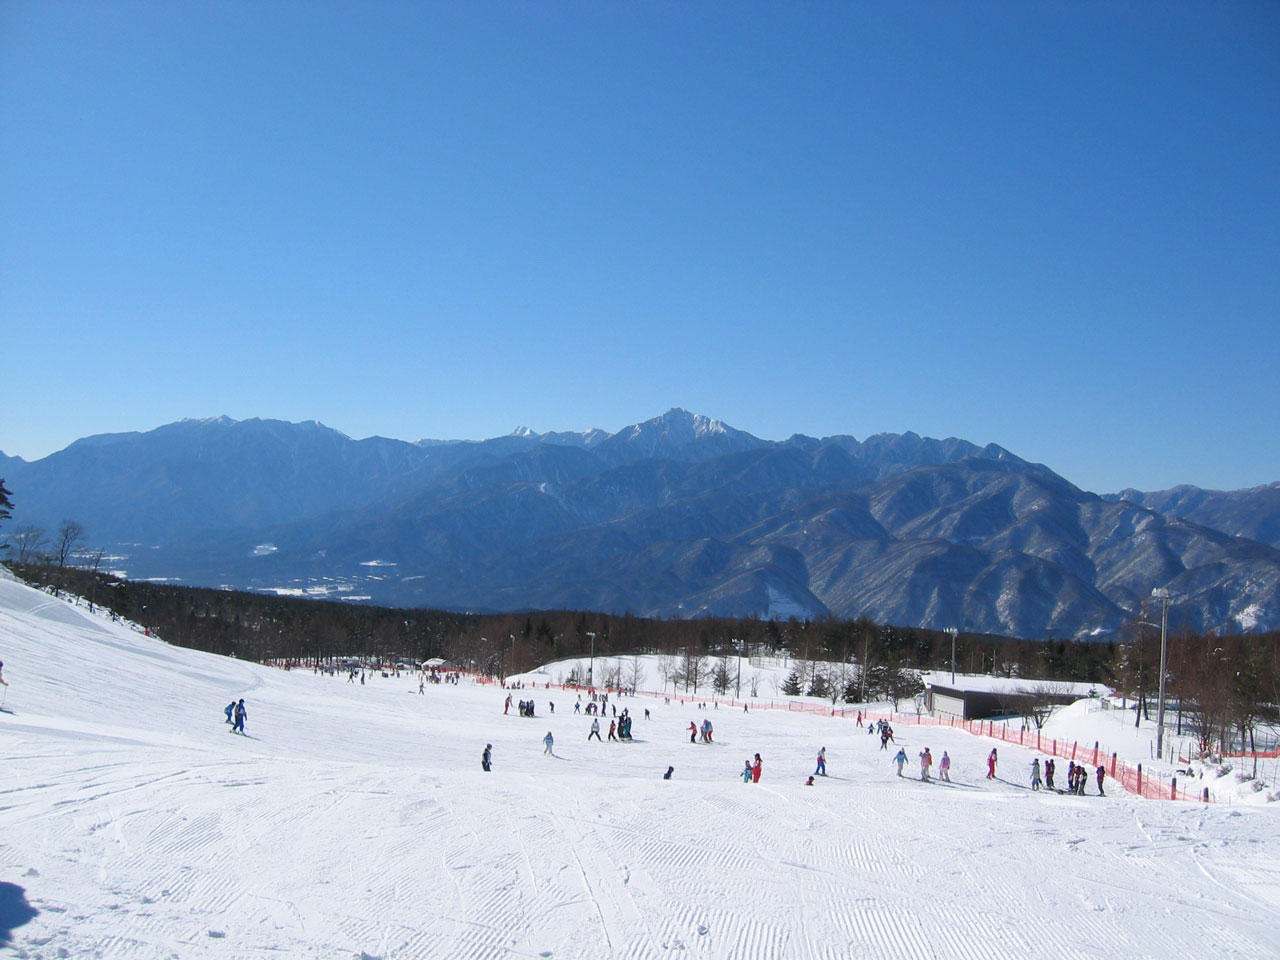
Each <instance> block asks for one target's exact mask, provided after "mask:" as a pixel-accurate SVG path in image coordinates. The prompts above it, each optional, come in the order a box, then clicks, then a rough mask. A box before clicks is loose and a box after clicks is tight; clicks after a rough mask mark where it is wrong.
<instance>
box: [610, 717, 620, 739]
mask: <svg viewBox="0 0 1280 960" xmlns="http://www.w3.org/2000/svg"><path fill="white" fill-rule="evenodd" d="M609 739H610V740H612V741H613V742H614V743H617V742H618V721H617V720H610V721H609Z"/></svg>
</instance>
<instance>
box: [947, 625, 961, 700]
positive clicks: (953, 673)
mask: <svg viewBox="0 0 1280 960" xmlns="http://www.w3.org/2000/svg"><path fill="white" fill-rule="evenodd" d="M959 632H960V631H959V630H957V629H956V628H955V627H947V633H949V634H951V686H952V687H954V686H955V685H956V634H958V633H959Z"/></svg>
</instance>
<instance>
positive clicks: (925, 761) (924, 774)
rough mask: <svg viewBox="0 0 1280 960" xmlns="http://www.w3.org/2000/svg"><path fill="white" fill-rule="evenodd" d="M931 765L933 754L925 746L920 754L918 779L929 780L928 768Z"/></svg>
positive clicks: (926, 781)
mask: <svg viewBox="0 0 1280 960" xmlns="http://www.w3.org/2000/svg"><path fill="white" fill-rule="evenodd" d="M932 766H933V754H932V753H930V752H929V748H928V747H925V748H924V750H923V751H922V752H921V754H920V779H921V780H923V781H924V782H925V783H928V782H929V768H930V767H932Z"/></svg>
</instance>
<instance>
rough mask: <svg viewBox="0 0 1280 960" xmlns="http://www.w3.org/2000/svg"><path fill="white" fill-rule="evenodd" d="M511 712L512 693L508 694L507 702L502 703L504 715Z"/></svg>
mask: <svg viewBox="0 0 1280 960" xmlns="http://www.w3.org/2000/svg"><path fill="white" fill-rule="evenodd" d="M510 712H511V694H509V693H508V694H507V702H506V703H504V704H503V705H502V715H503V716H504V717H505V716H506V715H507V714H508V713H510Z"/></svg>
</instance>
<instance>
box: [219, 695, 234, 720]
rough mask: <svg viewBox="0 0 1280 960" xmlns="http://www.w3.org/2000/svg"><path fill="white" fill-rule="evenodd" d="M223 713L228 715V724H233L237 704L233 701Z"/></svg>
mask: <svg viewBox="0 0 1280 960" xmlns="http://www.w3.org/2000/svg"><path fill="white" fill-rule="evenodd" d="M222 712H223V713H224V714H226V717H227V723H231V722H232V721H231V715H232V714H233V713H235V712H236V702H235V701H234V700H232V701H231V702H230V703H228V704H227V709H225V710H223V711H222Z"/></svg>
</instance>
